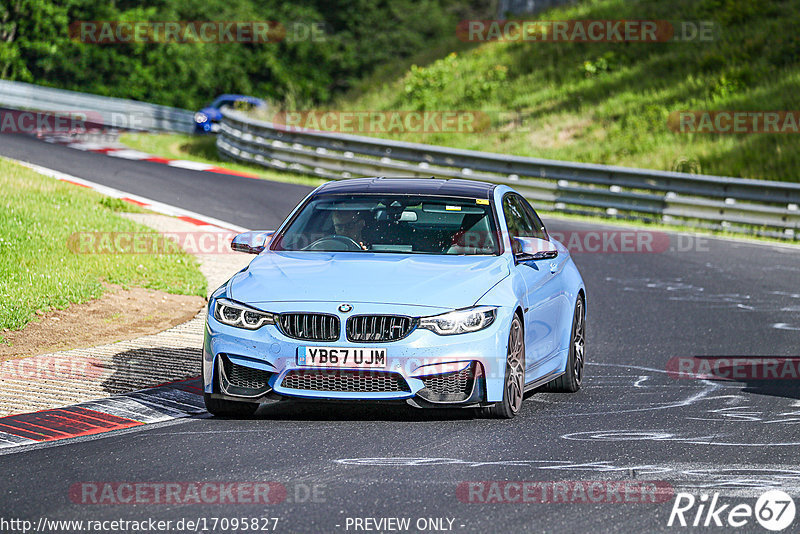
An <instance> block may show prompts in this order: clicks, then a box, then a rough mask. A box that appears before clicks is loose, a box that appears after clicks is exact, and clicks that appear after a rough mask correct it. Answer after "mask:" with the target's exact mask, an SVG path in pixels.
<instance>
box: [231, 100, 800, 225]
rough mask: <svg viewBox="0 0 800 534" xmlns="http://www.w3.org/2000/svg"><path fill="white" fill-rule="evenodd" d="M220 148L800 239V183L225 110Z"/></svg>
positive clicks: (280, 165) (237, 154)
mask: <svg viewBox="0 0 800 534" xmlns="http://www.w3.org/2000/svg"><path fill="white" fill-rule="evenodd" d="M222 114H223V120H222V122H221V129H220V133H219V136H218V137H217V149H218V150H219V153H220V154H221V155H223V156H225V157H228V158H231V159H235V160H239V161H244V162H249V163H254V164H257V165H261V166H263V167H268V168H273V169H278V170H283V171H290V172H296V173H300V174H308V175H314V176H319V177H322V178H327V179H332V180H337V179H342V178H350V177H354V176H376V175H379V176H409V177H430V176H435V177H440V178H463V179H470V180H482V181H487V182H492V183H498V184H508V185H510V186H512V187H514V188H515V189H517V190H518V191H520V192H521V193H523V194H524V195H525V196H526V197H527V198H529V199H530V200H532V201H534V203H535V206H536V207H537V208H539V209H543V210H551V211H564V212H572V213H586V214H602V215H605V216H608V217H615V218H627V219H645V220H653V221H659V222H664V223H672V224H678V225H684V226H695V227H704V228H711V229H725V230H728V231H731V232H740V233H751V234H759V235H766V236H771V237H779V238H783V239H792V240H794V239H800V209H798V206H799V205H800V184H796V183H788V182H775V181H766V180H750V179H744V178H731V177H724V176H707V175H695V174H686V173H678V172H664V171H655V170H648V169H634V168H627V167H615V166H608V165H594V164H586V163H570V162H565V161H555V160H546V159H538V158H528V157H521V156H507V155H503V154H495V153H490V152H478V151H472V150H460V149H454V148H447V147H441V146H434V145H425V144H419V143H406V142H402V141H391V140H386V139H378V138H374V137H364V136H356V135H347V134H340V133H333V132H320V131H312V130H297V129H294V128H292V129H288V128H286V127H285V126H282V125H275V124H271V123H269V122H264V121H258V120H254V119H252V118H249V117H247V116H246V115H244V114H243V113H241V112H238V111H234V110H229V109H225V110H223V111H222Z"/></svg>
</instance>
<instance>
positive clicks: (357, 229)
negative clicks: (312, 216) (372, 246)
mask: <svg viewBox="0 0 800 534" xmlns="http://www.w3.org/2000/svg"><path fill="white" fill-rule="evenodd" d="M331 220H332V222H333V229H334V232H335V233H336V235H340V236H344V237H349V238H351V239H352V240H353V241H355V242H356V243H358V245H359V246H360V247H361V249H362V250H369V249H368V247H367V245H366V244H365V242H364V227H365V226H366V225H367V220H366V217H365V216H364V214H363V213H361V212H360V211H357V210H335V211H334V212H333V214H332V215H331Z"/></svg>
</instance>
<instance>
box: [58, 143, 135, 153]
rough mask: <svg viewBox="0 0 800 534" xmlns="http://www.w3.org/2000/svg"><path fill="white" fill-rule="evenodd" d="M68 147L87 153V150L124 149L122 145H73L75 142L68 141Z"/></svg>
mask: <svg viewBox="0 0 800 534" xmlns="http://www.w3.org/2000/svg"><path fill="white" fill-rule="evenodd" d="M67 145H68V146H69V147H70V148H75V149H78V150H83V151H87V150H103V149H106V148H111V149H114V150H118V149H122V148H124V147H123V146H122V145H108V144H101V143H90V142H75V143H73V142H70V141H67Z"/></svg>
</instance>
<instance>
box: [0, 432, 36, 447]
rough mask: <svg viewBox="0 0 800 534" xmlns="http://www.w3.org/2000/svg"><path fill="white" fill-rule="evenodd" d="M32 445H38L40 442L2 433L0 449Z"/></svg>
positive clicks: (0, 433) (0, 434)
mask: <svg viewBox="0 0 800 534" xmlns="http://www.w3.org/2000/svg"><path fill="white" fill-rule="evenodd" d="M31 443H38V441H36V440H33V439H28V438H23V437H20V436H15V435H13V434H6V433H5V432H0V449H5V448H6V447H16V446H18V445H29V444H31Z"/></svg>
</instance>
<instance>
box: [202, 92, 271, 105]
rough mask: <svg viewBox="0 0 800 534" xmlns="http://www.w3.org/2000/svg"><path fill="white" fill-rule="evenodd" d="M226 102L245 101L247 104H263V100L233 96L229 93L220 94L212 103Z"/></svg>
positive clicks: (245, 96)
mask: <svg viewBox="0 0 800 534" xmlns="http://www.w3.org/2000/svg"><path fill="white" fill-rule="evenodd" d="M228 100H243V101H247V102H252V103H254V104H255V103H260V102H263V100H261V99H260V98H256V97H254V96H247V95H234V94H229V93H225V94H222V95H217V97H216V98H215V99H214V102H218V101H223V102H224V101H228Z"/></svg>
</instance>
